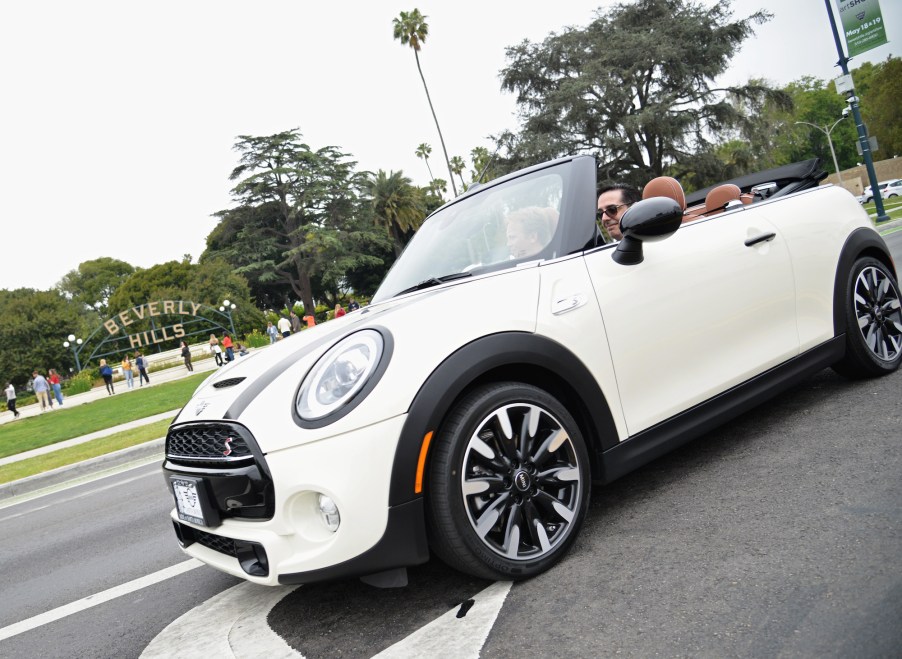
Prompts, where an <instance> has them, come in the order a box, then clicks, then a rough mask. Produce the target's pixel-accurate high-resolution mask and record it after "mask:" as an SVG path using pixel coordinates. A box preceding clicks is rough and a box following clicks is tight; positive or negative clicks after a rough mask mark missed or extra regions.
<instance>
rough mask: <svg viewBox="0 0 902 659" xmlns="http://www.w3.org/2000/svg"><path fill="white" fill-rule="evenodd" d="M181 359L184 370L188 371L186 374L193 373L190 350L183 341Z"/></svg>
mask: <svg viewBox="0 0 902 659" xmlns="http://www.w3.org/2000/svg"><path fill="white" fill-rule="evenodd" d="M182 359H184V360H185V368H187V369H188V372H189V373H190V372H192V371H194V367H193V366H192V365H191V348H189V347H188V344H187V343H185V342H184V341H182Z"/></svg>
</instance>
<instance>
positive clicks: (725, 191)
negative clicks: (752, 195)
mask: <svg viewBox="0 0 902 659" xmlns="http://www.w3.org/2000/svg"><path fill="white" fill-rule="evenodd" d="M741 198H742V190H740V189H739V186H736V185H733V184H732V183H724V184H723V185H718V186H717V187H716V188H714V189H713V190H711V192H709V193H708V195H707V196H706V197H705V217H711V216H712V215H717V214H718V213H722V212H723V211H724V209H726V207H727V204H729V203H730V202H731V201H738V202H739V203H742V201H741Z"/></svg>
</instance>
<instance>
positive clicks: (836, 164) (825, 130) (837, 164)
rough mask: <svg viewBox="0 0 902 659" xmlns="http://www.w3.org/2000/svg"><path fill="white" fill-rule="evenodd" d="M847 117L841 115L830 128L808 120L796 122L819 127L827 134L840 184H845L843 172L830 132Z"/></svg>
mask: <svg viewBox="0 0 902 659" xmlns="http://www.w3.org/2000/svg"><path fill="white" fill-rule="evenodd" d="M845 118H846V116H845V115H843V116H841V117H840V118H839V119H837V120H836V121H834V122H833V125H832V126H830V128H823V127H821V126H818V125H817V124H812V123H808V122H807V121H797V122H796V124H797V125H798V124H805V125H806V126H811V127H812V128H817V129H818V130H819V131H821V132H822V133H823V134H824V135H826V136H827V144H829V145H830V155H831V156H833V166H834V167H835V168H836V176H837V178H838V179H839V184H840V185H843V182H842V174H840V173H839V163H838V162H837V161H836V151H834V150H833V140H832V139H830V133H832V132H833V129H834V128H836V124H838V123H839V122H840V121H842V120H843V119H845Z"/></svg>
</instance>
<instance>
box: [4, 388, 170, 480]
mask: <svg viewBox="0 0 902 659" xmlns="http://www.w3.org/2000/svg"><path fill="white" fill-rule="evenodd" d="M160 386H161V387H162V386H164V385H160ZM170 409H172V408H171V407H170ZM171 422H172V419H168V420H165V421H157V422H156V423H150V424H148V425H146V426H141V427H140V428H133V429H131V430H125V431H123V432H120V433H116V434H115V435H110V436H109V437H101V438H99V439H94V440H92V441H90V442H85V443H84V444H79V445H78V446H71V447H69V448H65V449H60V450H59V451H53V452H52V453H47V454H46V455H38V456H35V457H33V458H28V459H27V460H21V461H19V462H13V463H12V464H8V465H3V466H0V483H9V482H11V481H15V480H19V479H20V478H26V477H28V476H34V475H35V474H41V473H43V472H45V471H50V470H51V469H56V468H57V467H63V466H65V465H70V464H74V463H76V462H81V461H82V460H88V459H89V458H96V457H97V456H98V455H105V454H107V453H112V452H113V451H118V450H119V449H123V448H128V447H130V446H136V445H138V444H143V443H144V442H149V441H151V440H153V439H157V438H159V437H163V436H164V435H165V434H166V429H167V428H168V427H169V424H170V423H171ZM161 457H162V456H161Z"/></svg>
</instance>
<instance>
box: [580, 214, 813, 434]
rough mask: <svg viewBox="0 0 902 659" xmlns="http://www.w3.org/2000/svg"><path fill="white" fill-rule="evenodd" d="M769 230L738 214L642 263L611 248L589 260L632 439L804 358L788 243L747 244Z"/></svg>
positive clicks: (656, 248)
mask: <svg viewBox="0 0 902 659" xmlns="http://www.w3.org/2000/svg"><path fill="white" fill-rule="evenodd" d="M770 232H776V228H775V227H774V226H773V225H772V224H771V223H770V222H769V221H768V220H767V217H766V215H764V214H763V213H761V212H756V211H754V210H751V209H750V210H742V211H738V212H732V213H725V214H723V215H722V216H717V217H713V218H710V219H703V220H699V221H696V222H693V223H689V224H684V225H683V226H682V227H681V228H680V229H679V230H678V231H677V232H676V233H675V234H674V235H673V236H671V237H670V238H667V240H666V241H661V242H657V243H648V244H647V245H645V260H644V261H643V262H642V263H640V264H638V265H634V266H623V265H620V264H618V263H615V262H614V261H613V259H612V258H611V253H612V251H611V250H610V249H605V250H600V251H597V252H594V253H592V254H589V255H588V256H587V257H586V262H587V265H588V268H589V273H590V275H591V276H592V280H593V282H594V284H595V290H596V293H597V295H598V299H599V304H600V306H601V312H602V314H603V316H604V324H605V327H607V329H608V333H609V340H610V346H611V354H612V355H613V361H614V370H615V373H616V376H617V383H618V385H619V388H620V395H621V399H622V400H623V409H624V415H625V417H626V425H627V428H628V430H629V434H630V435H632V434H635V433H637V432H639V431H641V430H645V429H646V428H649V427H650V426H652V425H654V424H655V423H658V422H660V421H663V420H664V419H667V418H669V417H671V416H673V415H674V414H676V413H678V412H680V411H682V410H685V409H687V408H689V407H691V406H693V405H696V404H698V403H700V402H702V401H704V400H707V399H709V398H711V397H712V396H715V395H717V394H719V393H721V392H722V391H725V390H726V389H728V388H730V387H732V386H734V385H736V384H738V383H740V382H742V381H744V380H746V379H748V378H749V377H751V376H753V375H757V374H758V373H761V372H763V371H764V370H766V369H768V368H770V367H771V366H773V365H775V364H778V363H780V362H781V361H784V360H786V359H788V358H789V357H793V356H795V355H796V354H797V353H798V332H797V329H796V323H795V294H794V286H793V275H792V268H791V266H790V263H789V253H788V250H787V248H786V244H785V241H784V240H783V238H782V237H781V236H780V235H779V233H778V235H777V236H776V238H775V239H774V240H772V241H769V242H763V243H758V244H757V245H755V246H753V247H746V246H745V245H744V241H745V240H746V239H748V238H750V237H753V236H757V235H760V234H762V233H770ZM714 272H728V273H730V274H729V277H723V276H720V277H714V276H712V273H714ZM642 291H647V292H648V294H647V295H643V294H642V293H641V292H642ZM662 365H666V367H667V372H668V373H670V374H671V375H670V376H668V377H661V373H660V369H661V366H662Z"/></svg>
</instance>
